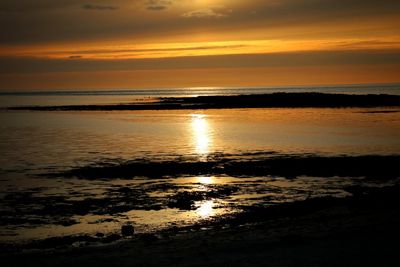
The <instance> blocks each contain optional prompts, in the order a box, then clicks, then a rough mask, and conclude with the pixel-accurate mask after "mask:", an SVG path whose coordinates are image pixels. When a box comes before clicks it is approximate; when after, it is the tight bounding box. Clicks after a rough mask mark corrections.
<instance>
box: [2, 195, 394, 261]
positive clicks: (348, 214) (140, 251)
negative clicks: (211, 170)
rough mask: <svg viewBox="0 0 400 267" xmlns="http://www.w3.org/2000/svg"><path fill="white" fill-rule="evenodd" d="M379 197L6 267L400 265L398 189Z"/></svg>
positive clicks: (17, 255) (27, 257)
mask: <svg viewBox="0 0 400 267" xmlns="http://www.w3.org/2000/svg"><path fill="white" fill-rule="evenodd" d="M372 191H373V192H369V194H367V195H362V196H361V195H357V196H356V197H354V198H353V199H349V200H342V201H331V202H329V201H328V202H327V203H325V204H322V205H315V206H314V208H311V209H310V208H309V207H310V205H306V206H307V207H305V208H304V209H303V210H297V211H296V210H290V209H288V210H287V212H282V213H281V214H277V215H276V216H275V217H274V216H273V217H271V218H269V219H266V220H265V221H260V222H258V223H255V222H253V223H248V224H246V223H244V224H235V220H231V221H225V222H224V223H223V224H221V225H216V226H211V227H210V226H209V227H205V226H203V227H197V228H186V229H182V230H180V231H178V230H175V231H172V230H169V231H164V232H160V233H158V234H154V235H142V236H140V235H139V236H137V237H134V238H133V239H125V240H122V241H120V242H117V243H114V244H110V245H97V246H85V245H82V247H79V246H78V247H74V248H68V247H67V248H65V247H64V248H61V249H60V248H58V249H56V248H55V247H47V249H44V250H38V249H39V247H37V248H36V249H35V250H30V251H25V252H13V253H9V254H8V255H7V254H6V255H5V254H4V250H3V253H2V255H1V261H2V263H3V264H5V265H6V266H25V265H29V266H54V265H55V264H56V265H58V266H71V265H75V266H110V265H118V266H132V265H135V266H161V265H168V266H204V265H213V266H259V265H266V266H294V265H295V266H322V265H323V266H376V265H381V264H382V262H383V261H384V262H385V263H384V266H396V263H397V259H398V255H397V243H398V238H399V235H400V231H399V229H398V223H399V222H400V212H399V209H398V208H397V205H396V203H397V202H398V200H399V189H398V188H390V189H388V188H383V189H379V190H375V191H374V190H372ZM304 204H305V203H304ZM299 207H301V205H300V206H299ZM217 226H218V227H217ZM55 244H56V242H54V243H53V245H55Z"/></svg>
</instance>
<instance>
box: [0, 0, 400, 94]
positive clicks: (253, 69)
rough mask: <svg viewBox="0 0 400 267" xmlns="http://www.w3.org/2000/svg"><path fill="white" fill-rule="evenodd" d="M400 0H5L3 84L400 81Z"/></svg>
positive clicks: (0, 44) (0, 36)
mask: <svg viewBox="0 0 400 267" xmlns="http://www.w3.org/2000/svg"><path fill="white" fill-rule="evenodd" d="M399 14H400V1H399V0H385V1H382V0H379V1H378V0H363V1H361V0H129V1H128V0H114V1H111V0H87V1H81V0H68V1H67V0H57V1H54V0H18V1H15V0H0V90H2V91H13V90H33V89H37V90H51V89H54V90H61V89H73V90H77V89H113V88H115V89H133V88H154V87H157V88H159V87H206V86H276V85H279V86H290V85H333V84H363V83H399V82H400V75H399V73H400V15H399Z"/></svg>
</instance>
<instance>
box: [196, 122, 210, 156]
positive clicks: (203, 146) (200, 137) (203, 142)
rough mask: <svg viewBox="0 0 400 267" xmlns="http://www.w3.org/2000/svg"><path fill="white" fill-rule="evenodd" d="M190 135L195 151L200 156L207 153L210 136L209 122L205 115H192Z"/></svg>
mask: <svg viewBox="0 0 400 267" xmlns="http://www.w3.org/2000/svg"><path fill="white" fill-rule="evenodd" d="M192 135H193V142H194V146H195V153H196V154H199V155H202V156H205V155H207V154H208V153H209V149H210V145H211V136H210V129H209V124H208V122H207V119H206V116H205V115H202V114H193V115H192Z"/></svg>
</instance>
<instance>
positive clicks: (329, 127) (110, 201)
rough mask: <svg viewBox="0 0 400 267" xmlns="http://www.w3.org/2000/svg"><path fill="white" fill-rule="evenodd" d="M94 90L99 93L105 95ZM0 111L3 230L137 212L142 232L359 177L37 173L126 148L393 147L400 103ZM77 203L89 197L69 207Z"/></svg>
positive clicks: (130, 151) (99, 224) (8, 235)
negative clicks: (187, 201)
mask: <svg viewBox="0 0 400 267" xmlns="http://www.w3.org/2000/svg"><path fill="white" fill-rule="evenodd" d="M3 97H10V96H3ZM12 97H17V96H15V95H14V96H12ZM21 97H24V96H21ZM35 97H38V96H35ZM54 97H56V98H60V97H61V98H62V96H54ZM74 97H77V98H79V97H80V96H74ZM113 97H115V96H113ZM118 97H120V96H118ZM100 98H101V99H100V100H99V101H97V102H102V101H103V100H102V97H100ZM124 99H126V96H124ZM3 100H4V99H3ZM86 100H87V99H86ZM91 100H93V99H92V98H91ZM108 100H109V99H108ZM23 101H25V100H23ZM23 101H22V102H23ZM35 101H36V100H35ZM60 101H61V102H60ZM63 101H65V99H64V100H59V102H57V103H62V104H65V103H64V102H63ZM80 101H84V100H82V99H81V100H80ZM17 102H18V101H17ZM17 102H16V104H20V103H22V102H18V103H17ZM45 102H46V101H44V102H43V103H45ZM89 102H90V101H89ZM95 102H96V101H95ZM97 102H96V103H97ZM74 103H75V102H74ZM86 103H87V102H85V104H86ZM11 104H13V103H11ZM30 104H32V103H30ZM46 104H48V103H46ZM2 105H4V102H3V104H2ZM0 121H1V124H0V151H1V157H0V175H1V176H0V197H1V199H2V202H1V204H0V212H1V213H2V214H3V216H5V217H3V218H6V219H5V220H4V223H3V225H1V229H2V231H1V236H0V239H1V240H2V241H15V240H19V241H21V240H27V239H38V238H45V237H49V236H60V235H70V234H87V233H89V234H95V233H109V232H117V231H119V229H120V227H121V225H122V224H123V223H126V222H131V223H134V224H135V225H136V230H137V231H139V232H147V231H154V230H156V229H160V228H163V227H171V226H174V225H190V224H192V223H195V222H197V221H199V220H205V219H210V218H213V217H215V216H220V215H224V214H231V213H236V212H240V210H241V209H242V208H243V207H245V206H251V205H273V204H276V203H280V202H287V201H295V200H302V199H305V198H308V197H313V196H325V195H332V196H338V197H341V196H346V195H347V194H348V193H347V192H346V191H345V190H343V188H344V186H346V185H352V184H357V183H359V182H360V181H362V180H363V178H362V177H356V178H346V177H332V178H329V179H326V178H320V177H297V178H296V179H286V178H284V177H279V176H262V177H245V176H240V177H231V176H228V175H219V176H190V175H186V176H181V177H163V178H162V179H161V178H157V179H156V178H149V177H143V176H140V177H131V178H129V179H128V178H126V177H124V178H117V179H116V178H115V177H114V178H113V179H94V180H93V179H92V180H90V179H81V178H79V177H69V178H65V177H57V176H51V177H49V176H46V175H44V174H48V173H55V172H62V171H64V170H69V169H71V168H76V167H80V166H85V165H88V164H104V163H108V162H112V163H115V162H123V161H126V160H132V159H135V160H138V159H146V160H150V161H152V160H166V159H168V160H171V161H179V160H180V159H181V160H184V158H185V157H191V158H196V160H198V161H203V162H206V161H207V160H208V158H209V157H212V156H215V155H220V154H223V155H227V154H229V155H233V156H234V157H236V158H237V159H238V160H240V157H241V155H244V154H246V153H255V152H264V153H265V152H274V153H278V154H285V155H290V154H304V153H310V154H318V155H371V154H373V155H391V154H398V152H399V151H400V112H398V110H397V109H394V108H391V109H386V108H383V109H382V108H380V109H359V108H352V109H327V108H324V109H315V108H304V109H303V108H302V109H286V108H279V109H229V110H204V111H201V110H196V111H195V112H194V111H190V110H183V111H129V112H25V111H19V112H16V111H5V110H3V111H1V112H0ZM254 157H256V154H254ZM185 192H199V193H198V194H205V195H206V197H203V198H198V199H195V200H194V203H193V206H192V207H190V208H187V209H179V208H177V207H174V206H168V201H169V200H168V199H170V198H171V197H173V196H177V195H179V194H180V193H185ZM210 192H213V194H209V193H210ZM214 193H215V194H214ZM166 203H167V204H166ZM74 205H75V206H79V207H86V208H79V209H78V208H76V209H72V211H71V209H68V207H71V206H74ZM85 205H86V206H85ZM118 207H119V208H118ZM49 209H50V210H49ZM15 217H18V218H15Z"/></svg>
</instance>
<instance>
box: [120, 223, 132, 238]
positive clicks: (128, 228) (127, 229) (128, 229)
mask: <svg viewBox="0 0 400 267" xmlns="http://www.w3.org/2000/svg"><path fill="white" fill-rule="evenodd" d="M134 233H135V229H134V228H133V226H132V225H131V224H125V225H122V227H121V234H122V236H124V237H126V236H133V234H134Z"/></svg>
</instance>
